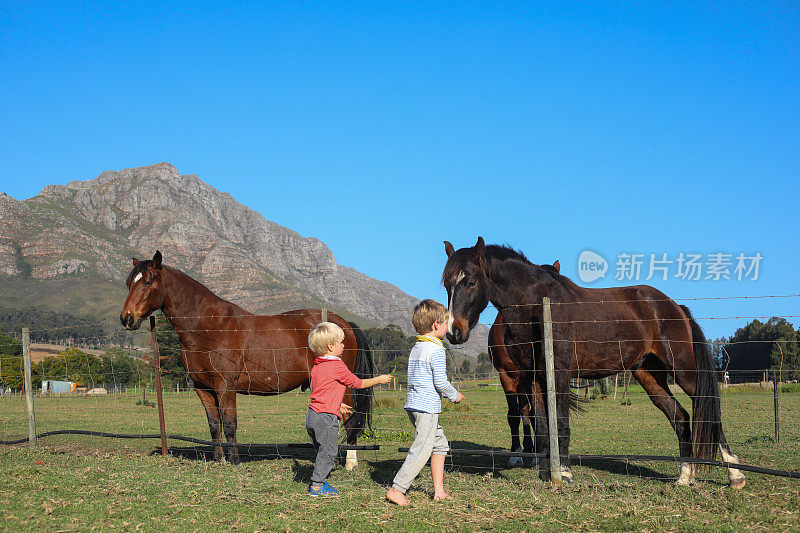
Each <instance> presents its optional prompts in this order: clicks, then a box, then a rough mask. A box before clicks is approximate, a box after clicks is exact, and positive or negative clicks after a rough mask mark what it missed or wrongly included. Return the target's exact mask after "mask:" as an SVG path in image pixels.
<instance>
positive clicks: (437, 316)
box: [411, 300, 450, 334]
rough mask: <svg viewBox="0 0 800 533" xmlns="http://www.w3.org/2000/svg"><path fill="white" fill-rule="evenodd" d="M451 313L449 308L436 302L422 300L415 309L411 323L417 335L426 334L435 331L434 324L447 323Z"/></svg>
mask: <svg viewBox="0 0 800 533" xmlns="http://www.w3.org/2000/svg"><path fill="white" fill-rule="evenodd" d="M449 316H450V313H449V312H448V311H447V308H446V307H445V306H443V305H442V304H440V303H439V302H437V301H436V300H422V301H421V302H420V303H418V304H417V305H416V307H414V314H412V315H411V323H412V324H414V329H415V330H417V333H420V334H424V333H429V332H431V331H432V330H433V323H434V322H439V323H440V324H444V323H445V322H447V319H448V318H449Z"/></svg>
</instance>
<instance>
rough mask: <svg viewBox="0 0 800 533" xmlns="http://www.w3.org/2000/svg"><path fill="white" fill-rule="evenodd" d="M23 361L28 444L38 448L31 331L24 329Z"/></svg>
mask: <svg viewBox="0 0 800 533" xmlns="http://www.w3.org/2000/svg"><path fill="white" fill-rule="evenodd" d="M22 361H23V365H24V366H25V378H24V386H25V400H26V402H27V403H28V444H30V445H31V446H36V412H35V411H34V409H33V380H32V379H31V330H30V329H28V328H22Z"/></svg>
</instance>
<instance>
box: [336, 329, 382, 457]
mask: <svg viewBox="0 0 800 533" xmlns="http://www.w3.org/2000/svg"><path fill="white" fill-rule="evenodd" d="M349 324H350V327H351V328H353V334H354V335H355V336H356V362H355V365H354V367H353V374H355V375H356V376H358V377H359V378H361V379H369V378H371V377H373V376H374V375H375V363H374V361H373V360H372V350H371V349H370V347H369V341H368V340H367V336H366V335H364V332H363V331H361V329H360V328H359V327H358V326H357V325H355V324H354V323H352V322H349ZM351 393H352V395H353V413H352V414H351V415H350V416H349V417H348V419H347V421H346V422H345V423H344V427H345V429H346V430H347V443H348V444H355V442H356V439H357V438H358V437H360V436H361V435H363V434H364V430H365V429H366V428H368V427H369V428H370V429H371V428H372V387H367V388H366V389H353V390H352V391H351Z"/></svg>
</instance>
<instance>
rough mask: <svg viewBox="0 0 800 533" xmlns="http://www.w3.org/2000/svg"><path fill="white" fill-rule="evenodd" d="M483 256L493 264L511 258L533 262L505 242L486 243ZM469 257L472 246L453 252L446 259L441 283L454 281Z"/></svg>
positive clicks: (470, 256)
mask: <svg viewBox="0 0 800 533" xmlns="http://www.w3.org/2000/svg"><path fill="white" fill-rule="evenodd" d="M484 258H485V259H486V260H487V262H488V264H489V265H491V264H493V263H494V262H499V263H502V262H504V261H513V260H515V261H520V262H522V263H527V264H529V265H533V263H531V262H530V260H529V259H528V258H527V257H525V254H523V253H522V252H520V251H518V250H515V249H513V248H512V247H510V246H508V245H507V244H502V245H501V244H489V245H487V246H486V247H485V248H484ZM471 259H472V248H462V249H460V250H456V251H455V252H453V253H452V255H451V256H450V257H449V258H448V259H447V263H446V264H445V266H444V272H442V283H444V284H445V285H447V282H448V281H449V282H451V283H453V282H455V280H456V278H457V277H458V275H459V273H461V272H462V271H463V270H464V269H465V267H466V266H467V263H468V262H469V261H470V260H471Z"/></svg>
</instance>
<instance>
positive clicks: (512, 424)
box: [506, 392, 523, 468]
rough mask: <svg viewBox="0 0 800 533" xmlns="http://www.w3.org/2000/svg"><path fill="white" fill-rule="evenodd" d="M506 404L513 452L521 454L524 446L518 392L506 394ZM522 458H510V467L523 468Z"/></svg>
mask: <svg viewBox="0 0 800 533" xmlns="http://www.w3.org/2000/svg"><path fill="white" fill-rule="evenodd" d="M506 403H507V404H508V412H507V415H506V419H507V420H508V428H509V429H510V430H511V451H512V452H521V451H522V446H521V445H520V443H519V421H520V412H519V401H518V399H517V393H516V392H506ZM522 465H523V461H522V457H509V458H508V466H509V468H513V467H515V466H522Z"/></svg>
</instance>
